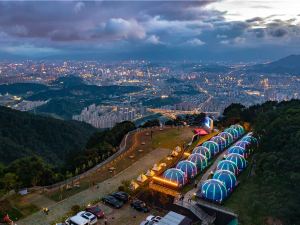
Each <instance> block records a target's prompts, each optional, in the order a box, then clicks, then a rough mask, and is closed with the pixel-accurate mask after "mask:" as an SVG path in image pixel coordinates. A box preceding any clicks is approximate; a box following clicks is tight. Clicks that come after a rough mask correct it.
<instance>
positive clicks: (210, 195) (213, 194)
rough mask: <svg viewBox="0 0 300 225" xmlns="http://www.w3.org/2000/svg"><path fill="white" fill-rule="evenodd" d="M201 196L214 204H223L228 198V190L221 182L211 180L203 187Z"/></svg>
mask: <svg viewBox="0 0 300 225" xmlns="http://www.w3.org/2000/svg"><path fill="white" fill-rule="evenodd" d="M201 196H202V197H203V198H205V199H208V200H211V201H214V202H222V201H223V200H224V199H225V198H226V197H227V190H226V187H225V185H224V184H223V183H222V182H221V181H219V180H216V179H209V180H206V181H205V182H204V183H203V184H202V186H201Z"/></svg>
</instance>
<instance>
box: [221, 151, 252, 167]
mask: <svg viewBox="0 0 300 225" xmlns="http://www.w3.org/2000/svg"><path fill="white" fill-rule="evenodd" d="M226 160H229V161H232V162H234V163H235V164H236V165H237V167H238V169H239V171H242V170H243V169H245V168H246V166H247V161H246V159H245V158H244V157H243V156H241V155H239V154H236V153H232V154H229V155H227V157H226Z"/></svg>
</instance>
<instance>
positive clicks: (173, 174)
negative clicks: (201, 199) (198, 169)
mask: <svg viewBox="0 0 300 225" xmlns="http://www.w3.org/2000/svg"><path fill="white" fill-rule="evenodd" d="M163 178H164V179H166V180H168V181H172V182H175V183H177V184H178V186H182V185H184V184H185V183H186V178H185V175H184V172H182V171H181V170H179V169H175V168H171V169H168V170H166V171H165V172H164V174H163Z"/></svg>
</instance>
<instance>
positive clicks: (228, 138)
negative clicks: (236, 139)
mask: <svg viewBox="0 0 300 225" xmlns="http://www.w3.org/2000/svg"><path fill="white" fill-rule="evenodd" d="M218 136H220V137H222V138H224V139H225V140H226V147H227V146H229V145H230V144H231V143H232V142H233V136H232V134H230V133H229V132H226V131H224V132H222V133H220V134H218Z"/></svg>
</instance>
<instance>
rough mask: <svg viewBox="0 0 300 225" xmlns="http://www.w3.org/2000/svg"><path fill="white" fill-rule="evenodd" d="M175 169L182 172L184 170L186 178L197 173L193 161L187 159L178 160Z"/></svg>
mask: <svg viewBox="0 0 300 225" xmlns="http://www.w3.org/2000/svg"><path fill="white" fill-rule="evenodd" d="M176 169H179V170H181V171H182V172H184V174H185V176H186V177H187V178H188V179H189V178H193V177H194V176H196V174H197V167H196V165H195V163H193V162H191V161H188V160H182V161H180V162H179V163H178V164H177V166H176Z"/></svg>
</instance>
